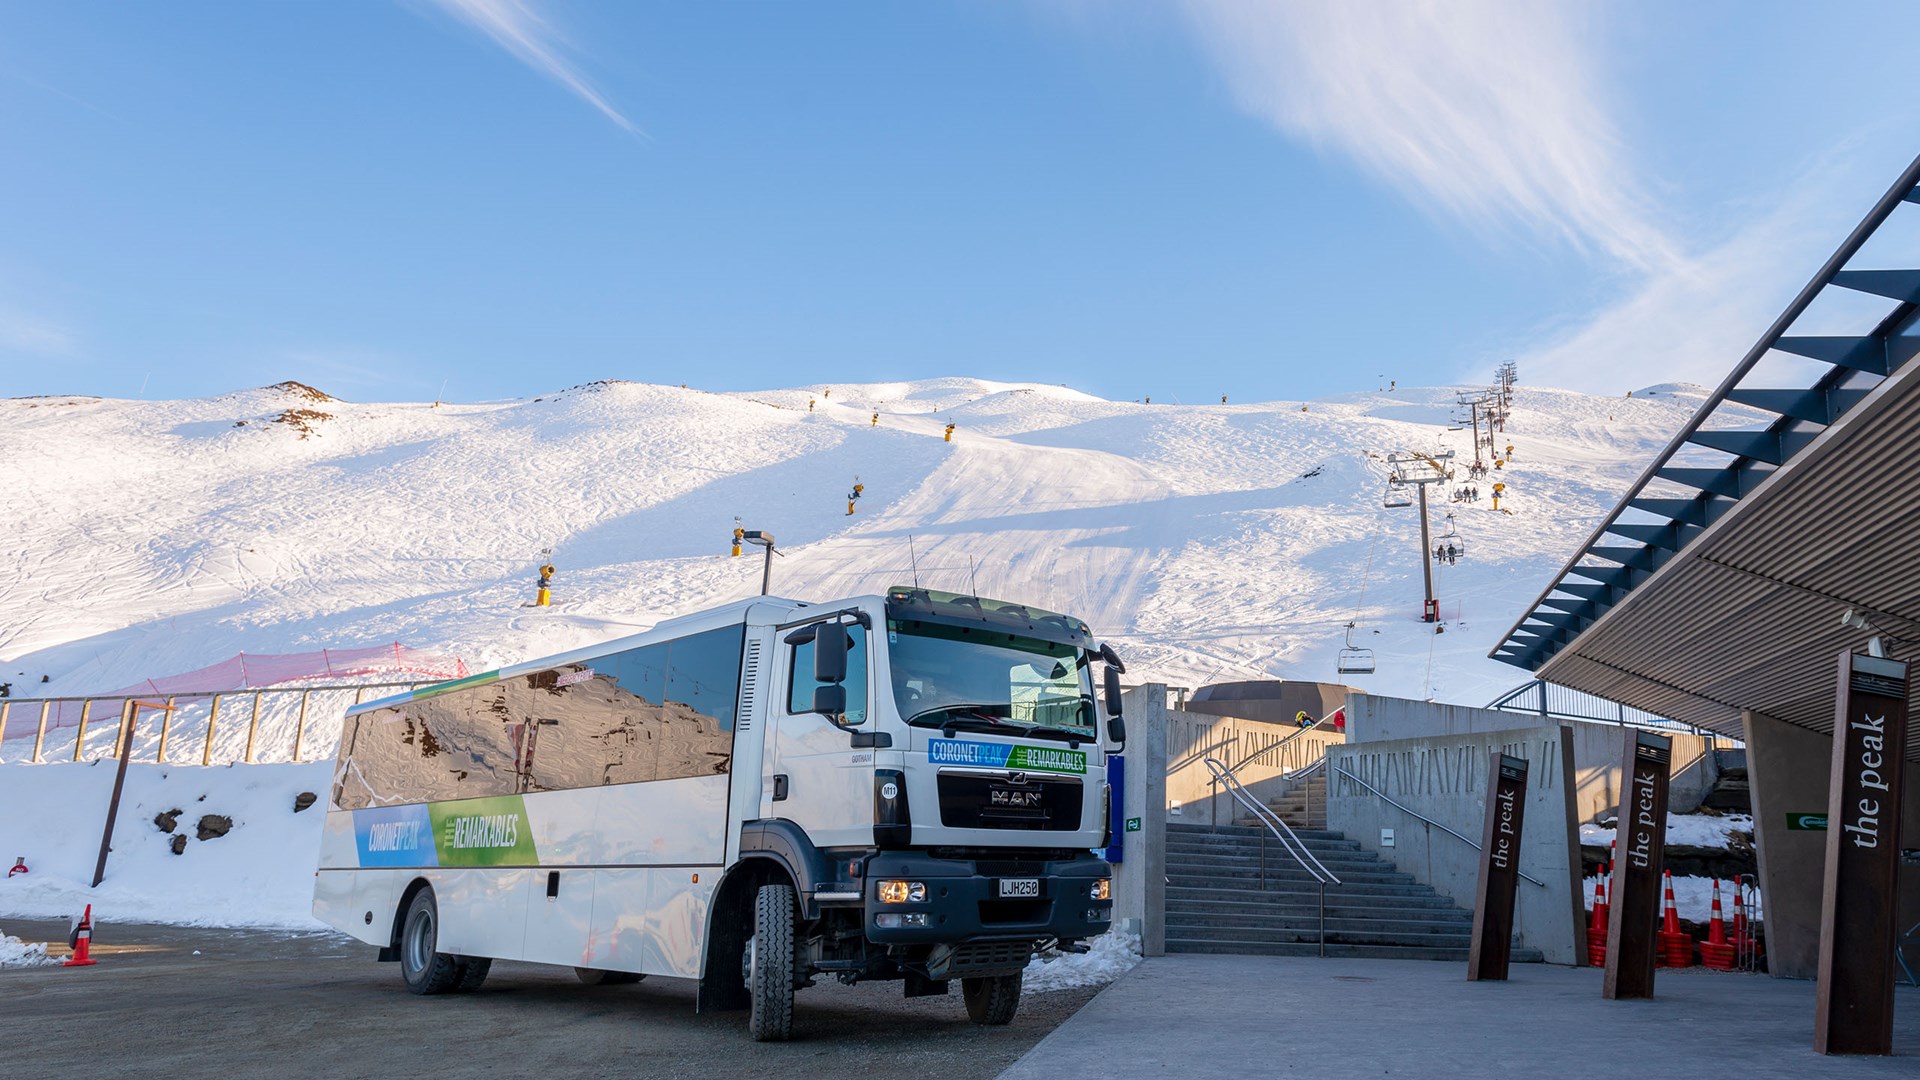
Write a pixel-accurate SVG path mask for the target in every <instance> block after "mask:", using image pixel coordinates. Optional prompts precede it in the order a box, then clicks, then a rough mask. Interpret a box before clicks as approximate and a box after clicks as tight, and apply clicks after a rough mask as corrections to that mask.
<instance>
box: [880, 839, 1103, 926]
mask: <svg viewBox="0 0 1920 1080" xmlns="http://www.w3.org/2000/svg"><path fill="white" fill-rule="evenodd" d="M1112 874H1113V871H1112V869H1111V868H1110V867H1109V866H1108V865H1107V862H1106V860H1105V859H1101V858H1098V857H1096V856H1094V855H1091V854H1086V855H1075V856H1070V857H1067V858H1063V859H1050V860H1010V859H938V858H934V857H932V856H930V855H925V854H918V853H915V852H911V851H889V852H881V853H880V854H878V855H876V856H874V857H873V858H871V859H869V860H868V861H867V865H866V875H865V889H864V895H865V900H864V907H865V920H864V921H865V923H866V935H867V939H868V940H869V941H873V942H876V943H879V944H885V945H911V944H958V943H963V942H968V941H975V940H982V939H997V940H1017V939H1023V938H1024V939H1026V940H1029V941H1036V942H1037V941H1040V940H1042V939H1044V938H1049V937H1052V938H1060V939H1062V940H1077V939H1080V938H1088V937H1093V936H1095V935H1097V934H1102V933H1105V932H1106V931H1107V928H1108V927H1110V926H1112V925H1113V902H1112V900H1111V899H1097V898H1096V891H1097V889H1098V888H1099V886H1100V884H1101V883H1103V882H1108V881H1110V880H1111V877H1112ZM888 881H894V882H906V883H908V884H909V885H910V886H914V885H917V886H921V887H922V888H918V889H914V890H913V895H915V896H919V897H921V898H920V899H917V900H912V899H910V900H907V901H904V902H900V903H887V902H883V901H882V900H881V898H880V892H881V885H882V883H883V882H888Z"/></svg>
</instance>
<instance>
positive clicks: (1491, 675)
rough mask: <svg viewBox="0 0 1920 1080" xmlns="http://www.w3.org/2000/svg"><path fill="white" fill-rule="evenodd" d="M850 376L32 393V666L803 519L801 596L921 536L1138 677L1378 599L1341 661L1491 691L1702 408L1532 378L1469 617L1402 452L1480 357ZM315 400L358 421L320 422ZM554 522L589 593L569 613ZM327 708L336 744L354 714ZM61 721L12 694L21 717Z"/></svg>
mask: <svg viewBox="0 0 1920 1080" xmlns="http://www.w3.org/2000/svg"><path fill="white" fill-rule="evenodd" d="M832 389H833V395H832V397H831V398H828V397H826V396H825V390H826V387H824V386H815V387H811V388H807V387H800V388H790V389H785V390H766V391H754V392H750V393H740V394H718V393H705V392H701V391H699V390H689V389H682V388H681V387H679V386H653V385H646V384H640V383H624V384H606V385H589V386H583V387H578V388H575V389H571V390H566V391H562V392H560V393H558V394H545V395H542V396H541V397H540V398H536V399H529V400H520V401H507V402H494V403H487V404H446V405H442V406H441V407H438V408H435V407H433V406H432V405H431V404H430V403H412V404H410V403H375V402H347V401H333V400H328V401H323V402H316V401H314V400H312V398H311V395H309V394H305V393H303V392H301V391H300V390H299V389H298V388H291V389H290V388H286V387H277V388H263V389H258V390H249V391H244V392H240V393H237V394H228V395H222V396H220V397H216V398H209V399H199V400H186V401H116V400H102V399H89V400H74V401H68V400H66V399H56V400H49V399H41V400H22V399H9V400H0V462H5V463H6V464H5V467H4V468H3V469H0V472H3V473H4V474H5V476H6V478H7V482H8V485H9V488H8V490H9V494H10V497H11V499H12V509H13V511H14V513H13V515H12V517H11V518H10V526H11V528H12V529H13V534H12V536H11V544H10V546H9V548H8V550H9V551H10V552H14V553H17V554H18V556H19V557H18V558H15V559H0V658H4V661H5V668H4V670H0V677H4V678H6V679H7V680H9V681H12V682H13V683H14V686H15V692H16V693H21V692H23V691H24V690H25V688H27V687H29V686H30V687H32V688H33V689H34V691H35V692H45V693H51V694H56V695H62V696H71V695H75V694H87V693H96V692H100V691H104V690H108V689H110V688H112V687H116V686H127V685H132V684H134V683H137V682H138V681H140V680H142V679H146V678H150V677H153V676H155V675H158V674H164V673H167V672H175V671H186V670H191V669H194V668H198V667H202V666H204V665H207V664H210V663H213V662H215V661H217V660H220V659H223V658H225V657H230V656H232V655H234V654H235V653H236V652H240V651H243V650H244V651H246V652H248V653H268V652H272V653H291V652H301V651H310V650H313V649H316V648H320V647H322V646H325V647H328V648H332V647H335V646H341V647H350V646H354V645H365V644H372V643H378V642H390V641H396V640H399V641H408V642H414V643H418V644H420V645H423V646H429V645H430V646H434V647H437V648H439V649H443V650H445V651H447V652H449V653H451V654H453V655H458V656H461V657H463V658H465V659H466V660H467V661H468V663H469V664H470V665H471V666H473V667H474V668H475V669H476V670H484V669H485V668H487V667H491V666H496V665H498V664H500V663H503V662H512V661H517V660H525V659H530V658H533V657H538V656H544V655H549V654H552V653H555V652H560V651H564V650H566V649H571V648H575V647H578V646H582V645H586V644H590V643H593V642H596V641H604V640H607V639H610V638H614V637H619V636H622V635H624V634H630V633H634V632H636V631H640V630H644V629H646V628H647V627H649V626H652V625H654V624H655V623H657V622H659V621H661V620H663V619H666V618H670V617H673V616H675V615H680V614H685V613H687V612H690V611H695V610H700V609H703V608H707V607H711V606H713V605H715V604H717V603H722V602H725V601H730V600H735V599H739V598H740V597H743V596H747V595H751V594H753V593H754V592H756V591H757V590H758V587H759V576H760V565H759V560H757V559H752V558H740V559H732V558H727V557H726V551H727V547H726V539H727V537H728V536H729V535H730V534H731V532H732V529H733V526H734V521H735V517H736V516H739V517H740V518H741V519H742V521H741V523H742V524H743V525H745V526H746V527H748V528H761V529H770V530H772V531H773V532H775V533H777V534H778V535H779V537H780V540H781V549H782V551H783V552H784V553H785V554H786V555H787V558H785V559H781V560H778V561H777V564H776V566H775V571H774V588H775V590H776V591H778V592H780V593H783V594H785V595H789V596H797V597H800V598H803V599H804V598H815V599H823V598H827V597H832V596H841V595H857V594H860V593H866V592H876V591H880V590H882V589H885V588H886V587H888V586H890V585H892V584H895V583H897V582H898V581H900V580H902V579H903V578H904V577H906V576H907V575H909V574H911V573H913V570H911V569H909V566H910V564H915V565H917V570H918V575H919V577H920V580H921V581H922V582H923V583H925V584H927V585H930V586H933V587H937V588H949V589H960V590H972V589H974V588H976V587H977V589H978V590H979V591H980V592H982V593H986V594H988V595H994V596H1002V597H1006V598H1009V599H1014V600H1020V601H1024V602H1028V603H1032V604H1036V605H1039V606H1042V607H1045V608H1048V609H1051V610H1055V611H1065V612H1070V613H1072V614H1075V615H1078V616H1080V617H1082V618H1084V619H1086V620H1087V621H1088V622H1090V623H1091V624H1092V625H1093V627H1094V630H1095V632H1096V633H1097V634H1098V635H1099V636H1100V637H1102V638H1103V639H1106V640H1111V641H1113V642H1114V644H1115V647H1116V648H1118V649H1119V650H1120V651H1121V653H1122V654H1123V655H1125V656H1126V657H1127V660H1128V666H1129V668H1130V670H1131V671H1132V672H1133V673H1134V675H1135V677H1141V678H1146V679H1153V680H1158V681H1165V682H1169V683H1172V684H1175V685H1185V686H1198V685H1203V684H1205V683H1207V682H1213V681H1219V680H1223V679H1248V678H1272V677H1284V678H1296V679H1331V678H1336V677H1337V676H1336V673H1335V670H1334V669H1335V659H1336V656H1337V654H1338V652H1339V650H1340V648H1341V646H1342V645H1343V644H1344V642H1345V624H1346V623H1347V621H1348V620H1350V619H1351V620H1354V621H1356V622H1357V623H1358V624H1359V626H1358V628H1357V634H1358V637H1359V640H1361V641H1363V642H1364V643H1365V644H1366V645H1367V647H1369V648H1372V649H1373V650H1375V652H1376V654H1377V657H1378V660H1379V671H1378V673H1377V674H1375V675H1371V676H1358V677H1355V678H1354V679H1351V680H1342V681H1352V682H1355V683H1356V685H1358V686H1360V687H1361V688H1362V689H1365V690H1367V691H1368V692H1372V693H1381V694H1390V695H1397V696H1403V697H1410V698H1414V699H1426V698H1434V699H1436V700H1440V701H1447V702H1456V703H1462V704H1467V705H1476V706H1477V705H1481V704H1483V703H1485V702H1486V701H1489V700H1491V699H1492V698H1493V697H1494V696H1496V695H1497V694H1499V693H1501V692H1504V691H1506V690H1508V689H1511V688H1512V687H1513V685H1514V684H1515V682H1516V681H1517V680H1518V678H1519V676H1518V675H1516V674H1515V672H1514V671H1513V669H1512V668H1511V667H1509V666H1507V665H1505V664H1502V663H1500V662H1498V661H1495V660H1492V659H1489V658H1488V656H1487V654H1488V652H1489V651H1490V650H1491V649H1492V648H1493V646H1494V645H1495V644H1496V643H1497V641H1498V638H1499V635H1500V634H1501V633H1502V632H1503V631H1504V630H1505V629H1506V628H1507V627H1508V626H1510V625H1511V624H1512V623H1513V622H1514V621H1515V620H1516V619H1518V618H1519V617H1520V616H1521V615H1522V614H1523V613H1524V611H1525V608H1526V605H1527V603H1528V602H1529V600H1530V599H1531V598H1532V596H1533V591H1534V590H1533V589H1532V588H1530V587H1529V588H1525V589H1522V588H1516V587H1515V582H1521V581H1538V580H1544V579H1545V578H1546V577H1548V576H1549V575H1551V574H1552V573H1553V572H1554V571H1556V570H1558V569H1559V567H1560V564H1561V563H1562V561H1563V560H1564V559H1565V557H1566V552H1567V551H1568V550H1571V549H1572V548H1573V547H1575V546H1577V545H1578V544H1579V542H1580V541H1581V540H1582V539H1584V538H1585V535H1586V532H1587V530H1588V529H1589V528H1591V525H1592V522H1593V521H1594V520H1595V519H1596V518H1597V517H1598V516H1599V515H1601V514H1604V513H1605V512H1606V511H1607V510H1608V509H1609V508H1611V507H1612V505H1613V504H1614V502H1615V501H1616V499H1617V498H1618V496H1619V493H1620V492H1621V491H1622V490H1623V489H1624V488H1625V487H1626V485H1627V484H1628V483H1630V482H1631V480H1632V479H1633V478H1634V477H1635V476H1636V475H1637V474H1638V472H1639V468H1640V465H1641V463H1643V462H1644V461H1645V460H1646V459H1647V458H1648V457H1650V456H1651V455H1652V454H1653V453H1655V452H1657V450H1658V449H1659V448H1660V447H1661V446H1662V445H1664V444H1665V442H1666V441H1667V440H1668V438H1669V437H1670V436H1671V435H1672V433H1673V432H1674V431H1675V430H1677V429H1678V428H1679V427H1680V426H1681V425H1682V424H1684V423H1685V422H1686V420H1687V419H1688V417H1689V416H1690V414H1691V412H1692V410H1693V407H1694V404H1695V402H1694V400H1693V399H1692V398H1689V397H1686V396H1684V395H1682V396H1678V397H1676V396H1672V395H1671V394H1669V393H1666V392H1662V393H1659V394H1658V396H1655V397H1650V398H1642V397H1640V396H1636V397H1635V398H1633V399H1631V400H1628V399H1625V398H1620V397H1595V396H1590V395H1584V394H1576V393H1571V392H1567V391H1559V390H1551V389H1542V388H1533V387H1524V386H1523V387H1521V388H1520V389H1519V392H1518V396H1517V398H1516V399H1515V401H1514V404H1513V409H1512V415H1511V418H1510V419H1509V421H1508V422H1507V424H1506V427H1505V430H1504V431H1503V432H1501V433H1500V434H1501V440H1502V446H1503V449H1504V445H1505V443H1507V442H1511V443H1512V444H1513V445H1514V446H1515V452H1514V456H1513V458H1512V460H1511V461H1510V462H1508V465H1507V468H1506V469H1505V470H1504V471H1503V472H1502V473H1501V474H1500V479H1501V480H1502V482H1504V483H1506V484H1507V485H1508V491H1507V496H1506V498H1505V499H1503V501H1502V503H1501V507H1502V510H1503V511H1505V510H1510V511H1511V513H1496V512H1494V511H1493V510H1492V508H1491V504H1490V502H1489V501H1488V500H1486V499H1484V498H1483V499H1481V500H1480V501H1479V502H1454V501H1451V499H1450V498H1449V492H1447V491H1433V492H1430V494H1432V495H1433V496H1435V497H1436V498H1438V499H1439V500H1440V510H1439V511H1438V513H1437V514H1436V517H1438V516H1440V515H1443V514H1446V513H1449V512H1451V513H1452V514H1453V515H1454V518H1455V521H1454V523H1455V525H1456V526H1457V529H1458V532H1459V535H1461V536H1462V537H1464V538H1465V540H1466V544H1467V548H1468V554H1467V556H1466V557H1465V558H1463V559H1462V560H1461V561H1460V562H1459V563H1458V564H1457V565H1449V566H1443V567H1440V568H1439V569H1437V571H1436V574H1437V577H1438V580H1437V582H1436V585H1437V588H1438V592H1439V597H1440V604H1441V612H1442V614H1443V617H1444V618H1445V619H1446V620H1447V625H1446V631H1447V632H1446V633H1445V634H1444V635H1436V633H1435V628H1434V627H1433V626H1431V625H1429V624H1427V623H1423V622H1421V621H1420V619H1419V596H1420V588H1421V586H1420V563H1419V560H1418V559H1417V558H1416V554H1417V551H1418V545H1417V544H1415V543H1414V542H1413V541H1412V537H1413V536H1414V535H1415V531H1417V526H1416V525H1415V523H1414V521H1413V519H1412V518H1411V517H1410V516H1409V515H1408V513H1406V512H1397V511H1383V510H1382V508H1381V493H1382V490H1383V486H1384V483H1385V472H1384V466H1383V465H1382V459H1381V455H1382V454H1384V453H1385V452H1387V451H1390V450H1393V449H1395V448H1398V447H1405V446H1421V447H1434V448H1439V449H1452V450H1454V451H1456V452H1457V453H1460V454H1462V455H1469V454H1470V448H1469V446H1468V439H1469V436H1468V434H1467V433H1466V432H1463V431H1450V430H1448V427H1449V419H1450V416H1451V414H1452V412H1453V411H1454V408H1455V405H1454V399H1455V392H1454V389H1453V388H1441V387H1433V388H1410V387H1402V388H1399V389H1398V390H1397V391H1396V392H1394V393H1390V394H1389V393H1369V394H1358V395H1348V396H1345V397H1342V398H1337V399H1331V400H1326V401H1316V402H1310V403H1302V402H1269V403H1245V402H1240V401H1238V399H1237V398H1236V399H1235V400H1234V403H1233V404H1219V403H1217V402H1211V401H1210V402H1208V403H1206V404H1198V405H1181V404H1176V403H1172V402H1170V401H1165V400H1163V399H1162V398H1161V397H1159V396H1157V395H1156V396H1154V398H1153V401H1154V403H1153V404H1152V405H1146V404H1142V403H1136V402H1126V401H1120V402H1114V401H1102V400H1100V399H1098V398H1095V397H1091V396H1089V395H1086V394H1081V393H1078V392H1076V391H1071V390H1067V389H1064V388H1061V387H1055V386H1045V385H1040V384H1017V383H997V382H990V381H986V380H979V379H966V378H954V379H928V380H919V381H913V382H900V383H876V384H864V385H858V384H847V385H843V386H834V387H833V388H832ZM1140 389H1141V392H1142V396H1145V395H1146V394H1147V393H1148V392H1150V391H1151V389H1152V388H1151V387H1144V386H1143V387H1141V388H1140ZM1233 389H1234V388H1233V387H1232V386H1224V385H1223V386H1222V387H1220V390H1221V391H1222V392H1224V393H1228V394H1230V395H1231V393H1232V391H1233ZM810 398H811V399H813V401H814V403H815V405H814V410H813V411H812V412H809V411H808V407H807V402H808V400H809V399H810ZM1303 405H1304V407H1303ZM290 408H291V409H317V410H318V411H323V412H324V413H326V414H327V415H326V417H325V418H324V419H318V420H313V421H311V423H310V424H309V425H308V426H309V427H310V428H311V430H310V431H305V432H303V431H300V430H296V429H295V428H294V427H293V426H291V425H290V424H288V423H283V422H281V421H280V420H279V419H278V418H279V417H280V415H281V414H282V413H283V412H284V411H285V410H288V409H290ZM875 411H878V412H879V413H880V414H881V418H880V423H879V425H878V427H875V426H873V425H872V423H871V417H872V414H873V413H874V412H875ZM948 420H952V421H954V422H956V423H957V424H958V425H959V429H958V431H957V432H956V434H955V437H954V440H953V441H952V442H946V441H944V433H945V425H946V422H947V421H948ZM303 436H304V437H303ZM855 476H858V477H859V478H860V482H861V483H863V484H864V485H865V492H864V495H863V497H862V499H861V501H860V505H859V512H858V513H857V514H854V515H851V516H849V515H848V514H847V513H846V501H845V499H844V498H843V495H844V493H845V492H846V491H847V490H848V488H849V486H850V485H851V484H852V483H853V480H854V477H855ZM1481 486H1482V488H1483V489H1484V487H1485V485H1484V484H1483V485H1481ZM102 507H111V508H112V510H113V512H112V513H110V514H104V516H103V511H102V509H101V508H102ZM394 522H414V523H423V524H424V523H430V524H431V527H419V528H395V527H392V523H394ZM908 538H911V539H912V542H913V552H912V555H913V558H912V559H911V560H910V559H909V558H908V552H907V551H906V550H905V548H906V542H907V539H908ZM548 547H551V549H552V555H551V559H552V561H553V562H554V563H556V564H557V565H558V566H559V568H560V573H559V575H558V576H557V578H556V582H555V591H554V595H555V597H556V599H558V600H559V601H561V604H560V606H559V607H557V608H553V609H549V610H538V611H536V610H532V609H529V608H526V607H523V606H522V605H523V604H524V603H526V602H527V601H528V600H530V599H531V598H532V590H533V579H534V573H535V568H536V567H538V566H539V565H540V564H541V562H543V561H545V559H546V558H547V556H543V554H542V549H544V548H548ZM50 596H51V597H59V598H60V602H59V603H58V604H57V605H56V604H50V603H49V602H48V601H47V600H46V598H47V597H50ZM42 674H45V675H48V676H50V677H51V681H50V682H48V683H41V682H39V678H40V676H41V675H42ZM322 712H323V711H322V710H318V709H316V710H314V711H313V712H312V713H310V715H309V723H310V725H311V726H310V728H309V732H308V733H309V736H310V745H309V747H308V749H309V751H310V752H311V753H314V754H317V755H318V754H325V753H326V752H327V750H328V741H329V740H330V738H331V737H332V735H333V732H334V731H335V730H337V719H338V718H337V715H323V714H322ZM148 719H149V723H151V719H150V718H148ZM176 719H183V718H180V717H177V718H176ZM31 726H32V720H31V718H23V717H22V715H21V712H20V710H16V711H15V715H14V716H13V717H12V719H11V722H10V726H9V730H10V731H19V730H23V729H28V728H31ZM191 734H192V733H191V732H189V735H191ZM20 741H21V740H19V739H9V740H8V747H7V749H6V750H5V752H4V756H5V757H6V758H8V759H9V760H12V759H16V758H17V757H18V756H19V754H20V752H21V751H20V749H19V743H20ZM188 745H191V743H189V744H188ZM268 752H269V753H270V754H278V753H280V752H281V751H280V744H279V742H277V741H276V742H274V743H273V745H272V747H270V748H268ZM269 760H272V757H269ZM0 809H4V807H0Z"/></svg>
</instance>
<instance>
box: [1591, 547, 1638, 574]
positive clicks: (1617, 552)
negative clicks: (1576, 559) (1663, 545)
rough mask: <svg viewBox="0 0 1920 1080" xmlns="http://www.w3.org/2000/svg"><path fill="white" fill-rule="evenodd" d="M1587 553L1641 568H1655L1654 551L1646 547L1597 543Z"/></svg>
mask: <svg viewBox="0 0 1920 1080" xmlns="http://www.w3.org/2000/svg"><path fill="white" fill-rule="evenodd" d="M1587 554H1589V555H1591V556H1593V557H1594V558H1596V559H1605V560H1607V561H1608V562H1617V563H1619V564H1620V565H1621V566H1632V567H1637V568H1639V569H1641V570H1651V569H1653V552H1652V551H1651V550H1649V549H1647V548H1645V547H1616V546H1615V545H1612V544H1606V545H1601V544H1595V545H1593V546H1592V547H1590V548H1588V549H1587Z"/></svg>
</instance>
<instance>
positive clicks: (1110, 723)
mask: <svg viewBox="0 0 1920 1080" xmlns="http://www.w3.org/2000/svg"><path fill="white" fill-rule="evenodd" d="M1106 673H1107V683H1106V692H1107V739H1108V740H1109V741H1111V742H1115V743H1120V744H1125V743H1126V741H1127V722H1126V720H1125V719H1123V718H1122V717H1121V715H1120V671H1119V669H1118V668H1117V667H1115V666H1114V665H1113V664H1108V665H1107V668H1106Z"/></svg>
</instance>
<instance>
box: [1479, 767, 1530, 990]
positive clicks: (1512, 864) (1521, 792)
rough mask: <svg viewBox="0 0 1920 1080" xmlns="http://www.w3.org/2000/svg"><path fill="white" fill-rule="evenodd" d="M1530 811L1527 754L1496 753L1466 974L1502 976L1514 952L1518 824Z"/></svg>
mask: <svg viewBox="0 0 1920 1080" xmlns="http://www.w3.org/2000/svg"><path fill="white" fill-rule="evenodd" d="M1526 811H1527V759H1526V758H1517V757H1512V756H1510V755H1507V754H1494V755H1493V761H1492V764H1491V765H1490V767H1489V772H1488V775H1487V821H1486V824H1485V825H1484V826H1483V827H1482V828H1481V830H1480V887H1479V889H1478V890H1476V891H1475V893H1474V905H1473V944H1472V947H1471V949H1470V951H1469V952H1468V953H1467V979H1468V980H1469V981H1472V980H1478V979H1497V980H1504V979H1506V977H1507V961H1508V959H1509V958H1510V956H1511V954H1512V952H1513V901H1514V891H1515V889H1517V888H1518V887H1519V885H1520V825H1521V822H1522V821H1524V820H1525V818H1526Z"/></svg>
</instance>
